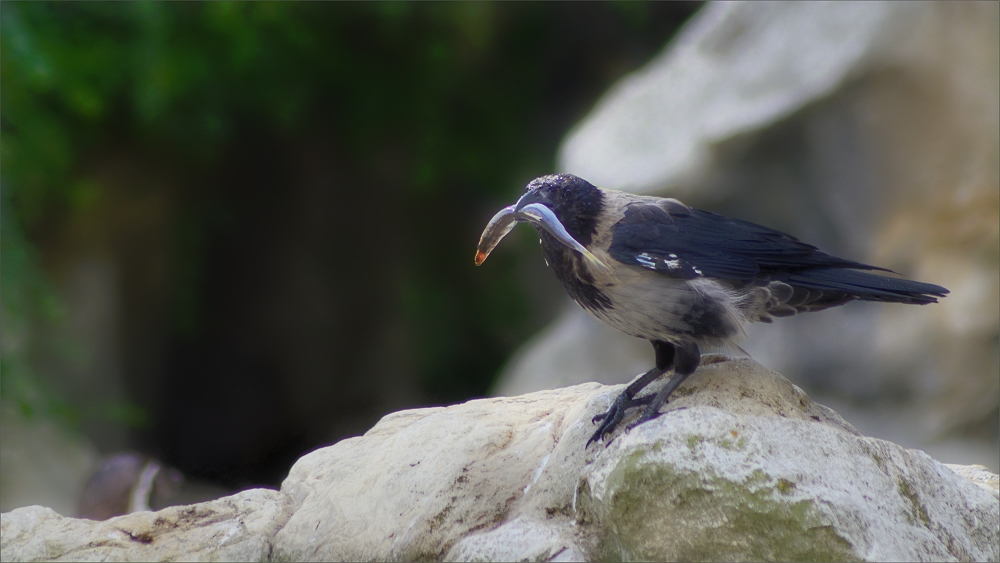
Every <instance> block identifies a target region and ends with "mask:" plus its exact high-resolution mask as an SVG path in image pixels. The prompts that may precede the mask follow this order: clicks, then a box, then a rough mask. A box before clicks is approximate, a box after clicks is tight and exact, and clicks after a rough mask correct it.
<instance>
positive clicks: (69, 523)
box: [0, 489, 290, 561]
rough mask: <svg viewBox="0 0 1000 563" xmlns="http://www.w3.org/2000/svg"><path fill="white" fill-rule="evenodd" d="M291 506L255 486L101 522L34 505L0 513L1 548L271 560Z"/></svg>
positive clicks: (67, 554)
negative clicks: (186, 503) (194, 502)
mask: <svg viewBox="0 0 1000 563" xmlns="http://www.w3.org/2000/svg"><path fill="white" fill-rule="evenodd" d="M289 505H290V503H289V502H288V499H287V498H286V497H284V496H283V495H282V494H281V493H279V492H278V491H273V490H267V489H252V490H248V491H243V492H241V493H238V494H235V495H233V496H229V497H225V498H222V499H218V500H214V501H211V502H206V503H201V504H193V505H190V506H174V507H170V508H165V509H163V510H160V511H159V512H138V513H135V514H129V515H126V516H119V517H117V518H112V519H110V520H105V521H101V522H98V521H94V520H82V519H76V518H65V517H63V516H60V515H59V514H57V513H55V512H54V511H53V510H51V509H49V508H44V507H41V506H30V507H26V508H19V509H17V510H14V511H13V512H9V513H5V514H3V515H2V517H0V518H2V524H0V532H2V533H0V537H2V540H0V545H2V547H0V552H2V559H3V560H4V561H265V560H267V559H268V558H269V557H270V553H271V542H272V539H273V537H274V534H275V532H276V531H277V530H278V528H280V527H281V525H282V524H283V523H284V522H285V520H286V519H287V518H288V508H289Z"/></svg>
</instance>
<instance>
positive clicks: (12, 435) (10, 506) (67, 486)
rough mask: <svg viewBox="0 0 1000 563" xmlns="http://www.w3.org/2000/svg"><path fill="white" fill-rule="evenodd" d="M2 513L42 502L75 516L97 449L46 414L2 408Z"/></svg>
mask: <svg viewBox="0 0 1000 563" xmlns="http://www.w3.org/2000/svg"><path fill="white" fill-rule="evenodd" d="M0 417H2V418H0V512H9V511H11V510H14V509H15V508H20V507H22V506H30V505H33V504H38V505H42V506H47V507H49V508H51V509H52V510H54V511H56V512H58V513H60V514H65V515H70V514H73V513H74V512H75V510H76V503H77V501H78V499H79V498H80V494H81V492H82V491H83V486H84V482H85V481H86V479H87V476H88V474H89V473H90V471H91V470H92V468H93V467H94V466H95V465H96V464H97V460H98V458H99V454H98V452H97V450H96V449H95V448H94V446H93V445H91V444H90V443H89V442H88V441H87V440H86V439H85V438H83V437H82V436H79V435H76V434H73V433H71V432H69V431H67V430H65V429H64V428H61V427H60V426H59V425H57V424H56V423H55V422H53V421H51V420H48V419H46V418H44V417H41V416H33V417H30V418H26V417H24V416H23V415H22V414H21V413H20V412H19V411H17V410H16V409H14V408H13V407H11V406H10V405H6V404H4V405H2V408H0Z"/></svg>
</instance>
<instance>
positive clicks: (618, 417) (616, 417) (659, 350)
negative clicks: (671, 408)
mask: <svg viewBox="0 0 1000 563" xmlns="http://www.w3.org/2000/svg"><path fill="white" fill-rule="evenodd" d="M695 349H696V350H697V348H695ZM653 350H654V351H655V352H656V367H655V368H653V369H651V370H649V371H647V372H646V373H644V374H642V377H640V378H639V379H636V380H635V381H633V382H632V383H631V384H629V386H628V387H626V388H625V390H624V391H622V392H621V393H620V394H619V395H618V396H617V397H615V400H614V402H613V403H611V407H610V408H609V409H608V410H606V411H604V412H603V413H601V414H599V415H597V416H595V417H594V418H593V420H592V422H594V423H597V422H600V421H603V423H602V424H601V426H600V427H598V429H597V432H594V435H593V436H591V437H590V439H589V440H587V446H590V443H591V442H596V441H597V440H600V439H602V438H604V436H607V435H608V434H610V433H612V432H614V430H615V427H616V426H618V423H619V422H621V421H622V418H623V417H624V416H625V411H626V410H628V409H630V408H632V407H636V406H641V405H646V404H649V403H650V402H652V401H655V400H656V398H657V397H658V396H659V394H656V395H647V396H645V397H640V398H638V399H636V398H635V396H636V395H637V394H638V393H639V391H642V390H643V389H644V388H645V387H646V386H647V385H649V384H650V383H652V382H653V380H655V379H656V378H658V377H660V376H661V375H663V374H664V373H665V372H666V371H667V370H669V369H670V368H671V367H672V366H673V365H674V345H673V344H670V343H669V342H658V341H657V342H653ZM696 366H697V364H696ZM692 371H694V370H692ZM665 398H666V397H664V399H665ZM660 404H662V402H661V403H660ZM657 408H659V406H657ZM587 446H585V447H587Z"/></svg>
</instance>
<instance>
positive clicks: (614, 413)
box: [584, 392, 656, 447]
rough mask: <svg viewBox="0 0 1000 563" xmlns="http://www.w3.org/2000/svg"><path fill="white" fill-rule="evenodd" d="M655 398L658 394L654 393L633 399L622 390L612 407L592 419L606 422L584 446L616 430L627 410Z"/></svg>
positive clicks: (593, 421) (595, 421)
mask: <svg viewBox="0 0 1000 563" xmlns="http://www.w3.org/2000/svg"><path fill="white" fill-rule="evenodd" d="M655 398H656V395H655V394H654V395H646V396H644V397H639V398H636V399H632V398H629V396H628V394H627V393H625V392H622V393H621V394H620V395H618V396H617V397H615V400H614V402H613V403H611V407H610V408H608V410H606V411H604V412H602V413H601V414H598V415H597V416H595V417H594V418H592V419H591V424H597V423H598V422H600V421H602V420H603V421H604V422H603V423H602V424H601V426H600V427H598V429H597V431H596V432H594V435H593V436H591V437H590V439H589V440H587V445H586V446H584V447H590V444H591V443H593V442H596V441H598V440H602V439H603V438H604V437H605V436H607V435H608V434H611V433H612V432H614V431H615V428H617V427H618V424H619V423H620V422H621V421H622V419H623V418H625V412H626V411H628V409H630V408H633V407H639V406H642V405H648V404H649V403H651V402H653V400H654V399H655ZM643 422H645V421H643ZM632 426H635V425H634V424H633V425H630V426H629V428H632Z"/></svg>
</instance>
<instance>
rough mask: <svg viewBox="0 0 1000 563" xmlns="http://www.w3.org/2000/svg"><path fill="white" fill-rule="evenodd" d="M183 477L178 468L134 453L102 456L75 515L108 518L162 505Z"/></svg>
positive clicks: (91, 518)
mask: <svg viewBox="0 0 1000 563" xmlns="http://www.w3.org/2000/svg"><path fill="white" fill-rule="evenodd" d="M183 481H184V478H183V476H182V475H181V473H180V471H177V470H176V469H173V468H170V467H164V466H163V464H162V462H160V461H158V460H155V459H153V458H151V457H149V456H145V455H142V454H139V453H135V452H119V453H115V454H111V455H109V456H105V457H104V459H102V460H101V463H100V464H99V465H98V467H97V469H96V471H94V473H93V474H92V475H91V476H90V478H89V479H87V483H86V485H84V487H83V494H82V495H81V496H80V504H79V506H78V507H77V511H76V516H77V517H78V518H87V519H90V520H107V519H108V518H112V517H115V516H121V515H123V514H129V513H131V512H146V511H150V510H152V509H153V507H157V508H161V507H163V506H165V505H166V503H167V502H168V501H169V500H170V499H172V498H174V497H176V496H177V494H178V493H179V492H180V489H181V484H182V483H183Z"/></svg>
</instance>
